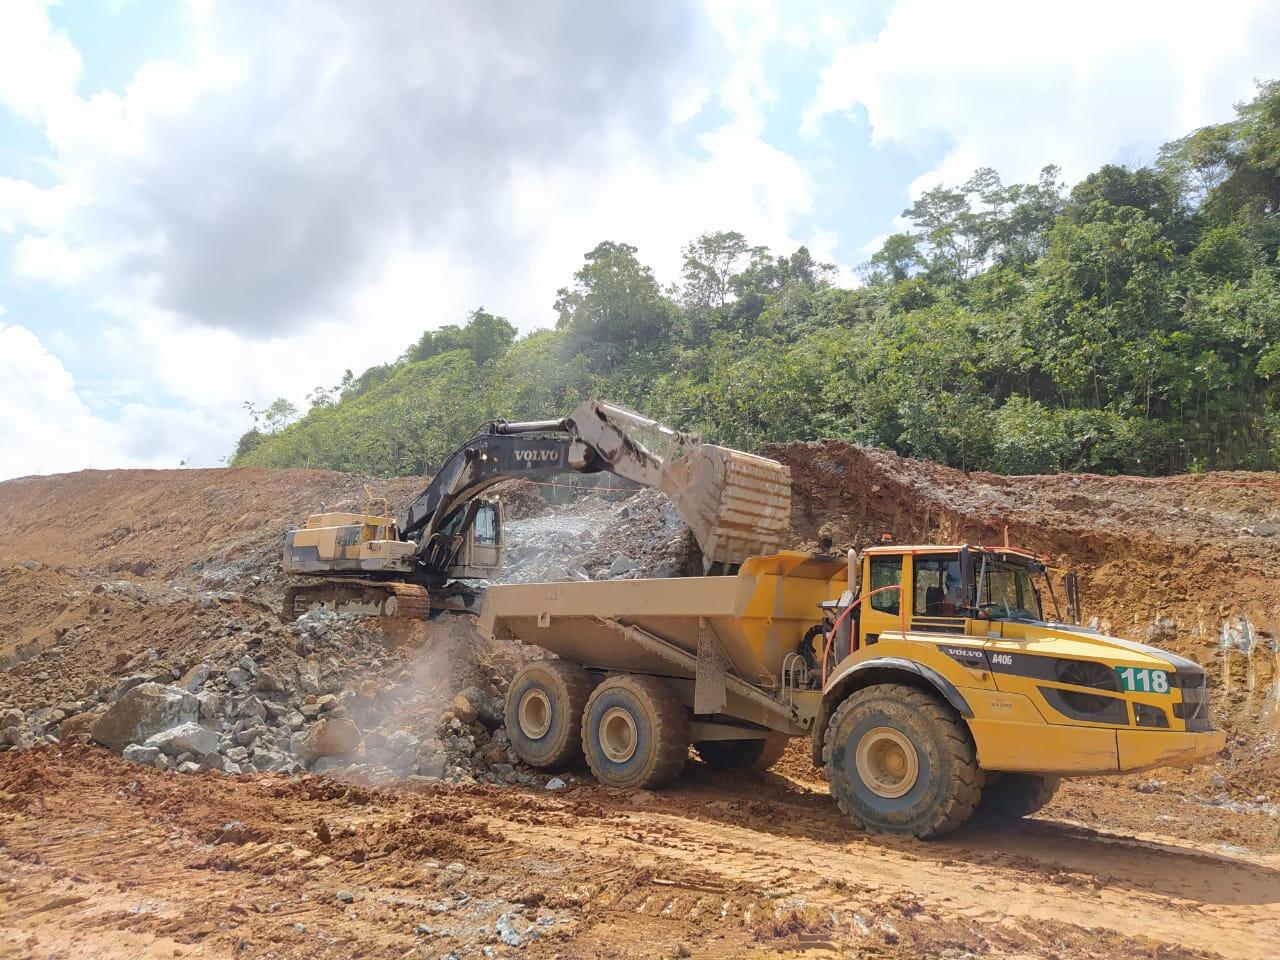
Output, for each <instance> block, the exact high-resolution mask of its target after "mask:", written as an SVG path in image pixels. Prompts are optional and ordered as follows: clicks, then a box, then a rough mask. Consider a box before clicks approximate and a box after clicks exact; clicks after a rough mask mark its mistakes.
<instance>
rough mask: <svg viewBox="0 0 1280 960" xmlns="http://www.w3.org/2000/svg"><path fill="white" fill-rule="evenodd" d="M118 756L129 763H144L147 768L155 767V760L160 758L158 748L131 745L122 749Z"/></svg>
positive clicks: (136, 744)
mask: <svg viewBox="0 0 1280 960" xmlns="http://www.w3.org/2000/svg"><path fill="white" fill-rule="evenodd" d="M120 755H121V756H122V757H124V758H125V759H126V760H128V761H129V762H130V763H144V764H146V765H147V766H148V767H152V766H155V762H156V758H157V757H159V756H160V748H159V747H148V746H144V745H143V744H140V743H131V744H129V745H128V746H127V747H125V748H124V751H123V752H122V753H121V754H120Z"/></svg>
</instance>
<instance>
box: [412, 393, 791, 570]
mask: <svg viewBox="0 0 1280 960" xmlns="http://www.w3.org/2000/svg"><path fill="white" fill-rule="evenodd" d="M548 434H550V436H548ZM556 434H559V436H556ZM602 470H603V471H608V472H610V473H613V474H616V475H617V476H620V477H624V478H625V479H627V480H631V481H634V482H635V483H639V484H641V485H643V486H647V487H652V488H654V489H657V490H661V491H662V492H663V493H665V494H667V496H669V497H670V498H671V500H672V502H673V503H674V504H675V507H676V510H677V511H678V512H679V513H680V516H681V518H682V519H683V520H684V521H685V523H686V524H688V525H689V527H690V528H691V529H692V530H693V533H694V537H695V538H696V539H697V541H698V544H699V546H701V548H702V553H703V558H704V562H705V563H706V565H707V568H708V569H709V570H710V569H717V568H728V567H731V566H736V565H737V564H739V563H741V562H742V561H743V560H745V559H746V558H747V557H749V556H753V555H758V554H762V553H770V552H772V551H774V550H776V549H778V547H779V546H780V545H781V542H782V537H783V536H784V535H785V533H786V529H787V525H788V523H789V521H790V516H791V473H790V471H789V470H788V468H787V467H785V466H783V465H782V464H780V463H777V462H776V461H773V460H769V459H766V458H764V457H757V456H753V455H752V454H748V453H743V452H741V451H739V450H730V449H728V448H726V447H718V446H714V445H712V444H705V443H702V442H701V441H700V440H699V439H698V438H696V437H694V436H693V435H691V434H687V433H682V432H680V431H678V430H672V429H671V428H670V427H667V426H664V425H663V424H661V423H659V422H657V421H656V420H651V419H649V418H647V417H643V416H641V415H640V414H638V413H635V412H633V411H631V410H627V409H626V408H625V407H620V406H617V405H615V404H610V403H606V402H605V401H602V400H595V399H592V400H587V401H584V402H583V403H582V404H580V405H579V406H578V407H577V408H576V409H575V410H574V411H573V413H571V414H570V415H569V416H568V417H565V418H564V419H562V420H533V421H522V422H512V421H508V420H495V421H492V422H491V423H487V424H485V426H484V427H483V428H482V430H481V432H480V433H478V434H476V436H474V437H472V438H471V439H470V440H468V441H467V442H466V443H464V444H463V445H462V446H461V447H459V448H458V449H457V450H455V451H454V452H453V453H452V454H450V456H449V458H448V459H447V460H446V461H445V462H444V464H443V465H442V466H441V468H440V470H439V471H437V473H436V475H435V477H434V478H432V481H431V484H430V485H429V486H428V487H427V489H426V490H424V491H423V492H422V493H421V494H419V495H418V497H417V498H415V499H414V501H413V502H412V503H411V504H410V505H409V507H408V509H406V510H405V512H404V514H403V515H402V516H401V518H400V522H399V531H400V535H401V537H403V538H405V539H406V540H412V541H414V542H415V543H416V544H417V545H418V546H417V555H418V560H419V563H420V564H421V565H422V566H423V567H424V568H426V569H430V570H440V569H444V568H446V567H447V565H448V560H449V557H450V556H451V554H452V552H453V549H454V547H453V541H454V540H456V537H457V535H458V532H457V531H451V533H450V535H449V536H447V537H446V536H445V535H444V534H443V531H444V530H445V529H446V527H447V526H448V525H449V520H450V519H451V518H452V517H453V515H454V513H455V511H457V510H458V509H459V508H460V507H461V506H462V505H463V504H466V503H468V502H469V501H472V500H474V499H475V498H476V497H477V496H479V495H480V494H481V493H482V492H483V491H484V490H485V489H486V488H487V487H490V486H492V485H493V484H495V483H499V482H500V481H503V480H510V479H513V478H517V477H539V476H547V475H553V474H563V473H569V472H576V473H597V472H599V471H602Z"/></svg>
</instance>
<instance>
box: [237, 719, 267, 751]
mask: <svg viewBox="0 0 1280 960" xmlns="http://www.w3.org/2000/svg"><path fill="white" fill-rule="evenodd" d="M266 732H267V728H266V727H263V726H261V725H259V724H253V725H251V726H248V727H245V728H244V729H243V730H241V731H240V732H239V733H237V734H236V736H235V741H236V743H238V744H240V746H242V747H252V746H253V745H254V744H255V743H257V742H258V738H259V737H261V736H262V735H263V734H264V733H266Z"/></svg>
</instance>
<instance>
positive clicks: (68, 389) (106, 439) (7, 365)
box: [0, 310, 236, 479]
mask: <svg viewBox="0 0 1280 960" xmlns="http://www.w3.org/2000/svg"><path fill="white" fill-rule="evenodd" d="M0 313H3V311H2V310H0ZM0 383H3V384H4V385H5V402H4V404H3V405H0V479H3V478H5V477H14V476H23V475H26V474H34V473H58V472H62V471H67V470H83V469H88V468H92V467H96V468H107V467H176V466H178V464H179V463H180V462H181V461H187V462H189V463H193V462H195V461H197V460H203V459H205V458H207V457H208V451H209V450H211V449H214V450H216V449H223V450H226V449H227V437H228V435H230V436H234V435H235V432H234V431H235V429H236V424H234V423H233V422H231V421H230V420H228V419H225V418H223V417H221V416H220V415H219V414H218V413H217V412H212V413H211V412H208V411H203V410H200V409H193V408H191V407H183V406H170V407H163V406H157V405H155V404H151V403H141V402H127V403H124V404H121V405H120V407H119V411H118V413H117V414H116V415H114V416H112V417H109V418H108V417H105V416H102V415H100V414H97V413H95V412H94V411H93V410H92V409H91V408H90V407H89V405H88V404H87V403H86V402H85V400H84V396H85V395H86V394H88V393H90V392H91V391H86V390H82V389H81V388H80V387H79V386H78V385H77V384H76V382H75V380H74V378H73V377H72V376H71V374H70V373H69V372H68V371H67V369H66V368H65V367H64V366H63V365H62V363H61V361H59V360H58V358H57V357H55V356H54V355H53V354H52V353H50V352H49V350H48V349H47V348H46V347H45V345H44V344H43V343H42V342H41V341H40V339H39V338H38V337H37V336H36V335H35V334H34V333H32V332H31V330H29V329H28V328H26V327H24V326H20V325H18V324H5V323H2V322H0ZM215 459H216V458H215Z"/></svg>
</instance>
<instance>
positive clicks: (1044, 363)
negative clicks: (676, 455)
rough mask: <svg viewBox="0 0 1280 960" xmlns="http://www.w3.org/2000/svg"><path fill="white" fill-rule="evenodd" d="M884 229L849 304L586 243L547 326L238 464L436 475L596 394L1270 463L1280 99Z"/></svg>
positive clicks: (714, 423) (746, 247) (255, 437)
mask: <svg viewBox="0 0 1280 960" xmlns="http://www.w3.org/2000/svg"><path fill="white" fill-rule="evenodd" d="M904 216H905V219H906V221H907V222H908V223H909V224H910V228H909V229H908V230H906V231H905V232H903V233H898V234H894V235H892V236H890V237H889V238H888V239H886V240H885V242H884V244H883V246H882V247H881V249H880V250H879V252H877V253H876V254H875V255H874V256H873V257H871V259H870V261H869V262H868V263H866V264H864V265H862V266H861V267H860V268H859V276H860V281H861V282H860V283H859V284H857V285H852V286H851V287H850V286H841V285H839V284H837V283H836V282H835V271H834V270H833V269H832V268H831V267H830V266H829V265H826V264H823V263H819V262H816V261H815V260H814V258H813V257H812V256H810V253H809V251H808V250H806V249H805V248H804V247H801V248H800V249H798V250H796V251H794V252H793V253H789V254H785V255H780V254H778V253H777V252H775V251H770V250H767V249H765V248H763V247H758V246H752V245H751V243H750V242H749V239H748V238H745V237H743V236H742V235H741V234H739V233H736V232H731V231H722V232H714V233H707V234H705V235H703V236H701V237H698V238H697V239H695V240H693V241H692V242H690V243H689V244H688V246H687V247H686V248H685V250H684V261H683V262H684V267H683V273H682V276H681V278H680V280H679V282H677V283H676V284H673V285H672V286H670V287H665V288H664V287H663V286H662V285H661V284H660V283H659V282H658V280H657V279H656V278H655V276H654V274H653V272H652V270H650V268H649V267H647V266H645V264H644V263H642V262H641V261H640V260H639V259H638V257H637V251H636V249H635V248H634V247H632V246H630V245H628V244H626V243H622V242H614V241H606V242H602V243H600V244H599V245H597V246H596V247H595V249H593V250H591V251H590V252H589V253H587V254H586V256H585V259H584V262H583V264H582V267H581V269H579V270H578V271H577V273H575V274H574V275H573V277H572V278H571V280H570V282H569V283H568V285H567V286H565V287H563V288H562V289H561V290H560V291H559V294H558V297H557V299H556V302H555V310H556V314H557V321H556V326H555V328H554V329H548V330H538V331H535V332H533V333H530V334H528V335H525V336H519V337H518V336H517V335H516V331H515V328H514V327H513V326H512V325H511V324H510V323H509V322H508V321H507V320H505V319H504V318H502V317H498V316H494V315H493V314H491V313H489V312H487V311H486V310H484V309H483V308H480V309H477V310H475V311H474V312H473V313H472V314H471V315H470V316H469V317H467V318H465V322H463V323H461V324H459V325H451V326H445V327H442V328H440V329H436V330H431V331H428V332H426V333H424V334H423V335H422V337H421V339H419V340H418V342H417V343H414V344H412V345H411V346H409V347H408V349H406V350H405V352H404V353H403V355H402V356H401V357H400V358H399V359H398V360H396V361H395V362H392V363H388V364H385V365H382V366H377V367H373V368H371V369H369V370H366V371H364V372H363V373H362V374H360V375H358V376H355V375H353V374H352V373H351V372H350V371H349V372H348V373H347V375H346V376H345V377H344V378H343V381H342V383H341V384H338V385H337V386H334V387H331V388H325V387H318V388H317V389H316V390H315V391H314V392H313V393H312V394H311V396H310V397H309V402H310V408H309V409H308V410H306V411H305V413H303V412H301V411H298V410H297V409H295V408H294V407H293V405H291V404H290V403H289V402H288V401H285V400H277V401H276V402H275V403H273V404H271V406H269V407H267V408H266V409H265V410H259V409H257V408H255V407H254V406H253V405H252V404H249V403H246V404H245V406H246V409H247V410H248V412H249V414H250V416H251V418H252V422H253V427H252V429H250V430H249V431H248V432H247V433H245V434H244V436H242V437H241V438H240V441H239V444H238V446H237V449H236V451H235V453H234V456H233V458H232V463H233V464H235V465H252V466H267V467H286V466H288V467H295V466H308V467H325V468H331V469H335V470H345V471H352V472H357V473H370V474H378V475H392V474H423V473H430V472H431V471H432V470H433V469H434V468H435V467H437V466H438V465H439V463H440V462H441V460H442V459H443V457H444V456H445V455H446V454H447V453H448V452H449V451H450V450H451V449H452V448H453V447H455V446H456V445H457V444H459V443H460V442H462V441H463V440H465V439H466V438H467V437H468V436H470V435H471V434H472V433H473V432H474V431H475V429H476V428H477V426H478V425H480V424H481V423H482V422H483V421H485V420H489V419H492V418H494V417H507V418H544V417H554V416H559V415H562V414H564V413H567V412H568V411H569V410H570V409H571V408H572V407H573V406H574V405H575V404H576V403H577V402H578V401H579V400H581V399H582V398H584V397H586V396H589V395H597V396H602V397H606V398H608V399H611V400H615V401H618V402H621V403H624V404H627V405H629V406H632V407H634V408H635V409H637V410H640V411H642V412H644V413H646V414H648V415H650V416H653V417H657V418H659V419H661V420H664V421H665V422H667V423H669V424H671V425H673V426H677V427H680V428H682V429H686V430H692V431H695V432H697V433H699V434H700V435H701V436H703V437H704V438H705V439H707V440H711V441H715V442H719V443H724V444H729V445H732V446H737V447H741V448H744V449H752V448H754V447H757V446H758V445H760V444H762V443H765V442H769V441H787V440H809V439H817V438H822V437H835V438H841V439H845V440H849V441H852V442H855V443H863V444H871V445H874V446H879V447H885V448H888V449H892V450H896V451H898V452H900V453H903V454H906V455H909V456H913V457H922V458H926V459H930V460H935V461H938V462H941V463H947V464H950V465H952V466H956V467H961V468H965V469H981V470H992V471H997V472H1002V473H1048V472H1056V471H1063V470H1069V471H1092V472H1101V473H1137V474H1167V473H1177V472H1188V471H1202V470H1209V469H1234V468H1242V469H1274V468H1275V467H1276V466H1277V464H1278V463H1280V263H1278V261H1277V250H1278V248H1280V81H1273V82H1270V83H1267V84H1262V85H1260V86H1259V90H1258V94H1257V96H1256V97H1255V99H1254V100H1253V101H1251V102H1249V103H1247V104H1242V105H1240V106H1238V107H1237V108H1236V115H1235V118H1234V119H1233V120H1231V121H1229V122H1226V123H1222V124H1219V125H1216V126H1210V127H1205V128H1203V129H1200V130H1196V131H1194V132H1193V133H1190V134H1189V135H1187V136H1185V137H1183V138H1182V139H1180V140H1176V141H1174V142H1172V143H1169V144H1166V145H1165V146H1164V147H1163V148H1162V149H1161V150H1160V151H1159V154H1158V156H1157V157H1156V159H1155V160H1154V162H1153V163H1152V164H1151V165H1150V166H1146V167H1141V168H1138V169H1129V168H1126V167H1122V166H1114V165H1108V166H1104V167H1102V168H1101V169H1099V170H1097V171H1096V172H1094V173H1092V174H1090V175H1089V176H1088V177H1086V178H1085V179H1084V180H1082V181H1081V182H1079V183H1077V184H1075V185H1074V186H1068V185H1066V184H1064V183H1062V182H1060V174H1059V171H1058V169H1057V168H1056V167H1053V166H1047V167H1045V168H1044V170H1043V171H1042V172H1041V174H1040V177H1039V179H1038V180H1037V181H1036V182H1035V183H1027V184H1013V185H1006V184H1003V183H1001V181H1000V178H999V177H998V176H997V175H996V173H995V172H994V171H992V170H990V169H982V170H978V171H977V172H976V173H975V174H974V175H973V177H972V178H971V179H969V180H968V181H967V182H966V183H963V184H960V185H958V186H954V187H938V188H937V189H934V190H930V191H929V192H927V193H925V194H923V195H922V196H921V197H920V198H919V200H917V201H916V202H915V203H914V205H912V207H911V208H910V209H908V210H906V211H905V212H904ZM459 319H462V318H459ZM300 414H301V415H300Z"/></svg>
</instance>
